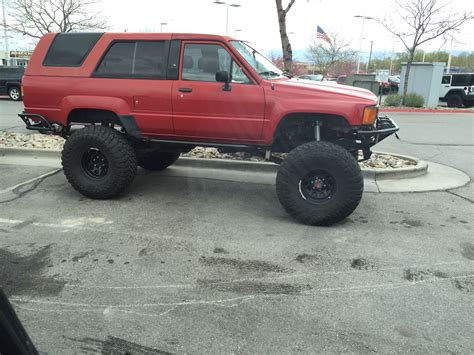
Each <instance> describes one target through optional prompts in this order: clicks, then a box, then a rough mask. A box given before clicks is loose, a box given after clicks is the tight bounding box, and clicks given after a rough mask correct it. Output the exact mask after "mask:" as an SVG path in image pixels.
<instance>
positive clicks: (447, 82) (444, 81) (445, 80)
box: [441, 75, 451, 84]
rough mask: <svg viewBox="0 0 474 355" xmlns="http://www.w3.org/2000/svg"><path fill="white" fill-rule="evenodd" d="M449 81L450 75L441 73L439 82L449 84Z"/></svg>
mask: <svg viewBox="0 0 474 355" xmlns="http://www.w3.org/2000/svg"><path fill="white" fill-rule="evenodd" d="M449 83H451V75H443V79H442V80H441V84H449Z"/></svg>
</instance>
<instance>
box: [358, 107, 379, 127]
mask: <svg viewBox="0 0 474 355" xmlns="http://www.w3.org/2000/svg"><path fill="white" fill-rule="evenodd" d="M378 112H379V108H378V106H367V107H366V108H364V114H363V115H362V124H363V125H373V124H374V122H375V120H376V119H377V114H378Z"/></svg>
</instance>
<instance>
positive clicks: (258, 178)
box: [0, 148, 470, 193]
mask: <svg viewBox="0 0 474 355" xmlns="http://www.w3.org/2000/svg"><path fill="white" fill-rule="evenodd" d="M403 157H405V156H403ZM59 158H60V152H59V151H58V150H46V149H23V148H0V164H12V165H25V166H27V165H30V166H47V167H52V168H61V161H60V159H59ZM409 159H413V160H417V159H416V158H412V157H409ZM417 161H418V160H417ZM418 162H419V163H421V162H423V161H418ZM423 163H425V164H426V165H425V164H421V165H420V164H417V166H416V168H415V169H413V171H411V172H405V173H403V174H402V176H404V177H403V178H400V177H396V178H393V176H394V175H393V174H392V175H391V174H390V173H391V172H390V173H387V174H382V175H380V174H378V175H377V174H376V173H377V172H375V173H374V172H370V173H371V174H368V173H367V171H366V170H367V169H364V171H363V172H364V192H366V193H386V192H393V193H399V192H428V191H443V190H447V189H454V188H457V187H461V186H464V185H465V184H467V183H469V181H470V178H469V176H467V175H466V174H464V173H463V172H462V171H460V170H458V169H454V168H451V167H449V166H445V165H440V164H436V163H431V162H430V163H429V166H428V163H426V162H423ZM425 167H426V168H427V169H425ZM411 169H412V168H411ZM378 170H381V169H378ZM277 171H278V165H277V164H273V163H263V162H251V161H250V162H249V161H240V160H224V159H204V158H181V159H179V160H178V161H177V162H176V164H173V166H171V167H170V168H169V169H166V170H165V171H162V172H146V171H144V170H141V169H140V170H139V173H138V177H140V176H143V175H156V176H157V177H162V178H166V177H171V178H174V177H181V178H182V177H184V178H193V179H196V178H198V179H199V178H202V179H210V180H219V181H232V182H242V183H257V184H265V185H274V184H275V177H276V173H277ZM249 172H252V173H250V174H249ZM417 174H418V175H417ZM367 175H369V176H367Z"/></svg>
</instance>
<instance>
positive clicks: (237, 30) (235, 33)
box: [234, 29, 242, 37]
mask: <svg viewBox="0 0 474 355" xmlns="http://www.w3.org/2000/svg"><path fill="white" fill-rule="evenodd" d="M237 32H242V30H241V29H236V30H235V31H234V37H237Z"/></svg>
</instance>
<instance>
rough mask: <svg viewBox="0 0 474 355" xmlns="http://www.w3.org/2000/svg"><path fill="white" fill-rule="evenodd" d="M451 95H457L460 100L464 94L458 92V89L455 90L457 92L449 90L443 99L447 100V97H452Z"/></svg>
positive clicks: (460, 91)
mask: <svg viewBox="0 0 474 355" xmlns="http://www.w3.org/2000/svg"><path fill="white" fill-rule="evenodd" d="M452 95H459V96H461V98H462V97H463V96H464V92H463V91H462V90H459V89H457V90H450V91H448V93H447V94H446V96H445V98H446V99H447V98H449V97H450V96H452Z"/></svg>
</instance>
